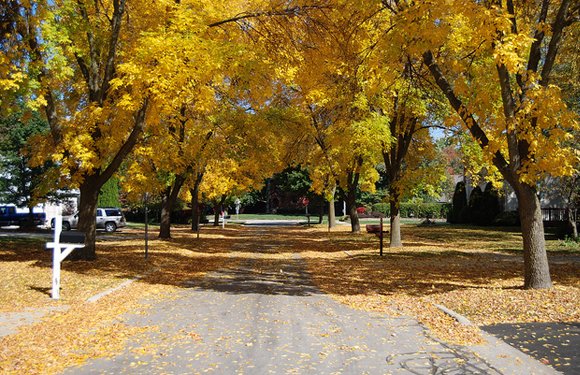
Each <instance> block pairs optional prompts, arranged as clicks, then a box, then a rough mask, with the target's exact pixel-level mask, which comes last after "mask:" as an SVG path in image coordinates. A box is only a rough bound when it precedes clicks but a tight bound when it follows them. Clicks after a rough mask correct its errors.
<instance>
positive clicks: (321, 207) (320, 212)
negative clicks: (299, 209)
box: [318, 200, 324, 225]
mask: <svg viewBox="0 0 580 375" xmlns="http://www.w3.org/2000/svg"><path fill="white" fill-rule="evenodd" d="M318 208H319V210H318V225H320V224H322V221H323V220H324V200H322V201H320V205H319V207H318Z"/></svg>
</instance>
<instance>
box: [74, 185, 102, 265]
mask: <svg viewBox="0 0 580 375" xmlns="http://www.w3.org/2000/svg"><path fill="white" fill-rule="evenodd" d="M97 180H98V178H97V177H96V176H94V175H93V176H88V177H87V178H85V180H84V181H83V183H82V184H81V186H80V188H79V190H80V202H79V213H78V214H79V222H78V230H79V231H80V232H83V233H84V234H85V247H83V248H81V249H77V250H75V251H74V252H73V254H72V255H71V257H70V258H71V259H75V260H95V259H97V251H96V244H95V241H96V238H97V221H96V217H97V205H98V201H99V191H100V189H101V186H102V184H99V183H97Z"/></svg>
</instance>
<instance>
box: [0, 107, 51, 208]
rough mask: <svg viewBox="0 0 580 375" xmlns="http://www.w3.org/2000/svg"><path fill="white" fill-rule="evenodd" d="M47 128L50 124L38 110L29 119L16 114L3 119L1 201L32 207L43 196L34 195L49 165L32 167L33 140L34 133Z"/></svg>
mask: <svg viewBox="0 0 580 375" xmlns="http://www.w3.org/2000/svg"><path fill="white" fill-rule="evenodd" d="M46 131H48V125H47V123H46V121H44V120H43V119H42V118H41V116H40V115H39V114H38V113H32V114H31V115H30V117H29V118H28V119H26V118H23V117H22V115H21V114H19V113H14V114H12V115H9V116H8V117H5V118H2V119H0V153H1V156H0V175H1V176H2V179H1V180H0V200H2V201H3V202H9V203H14V204H15V205H17V206H19V207H28V209H29V211H30V213H32V208H33V207H34V206H35V205H36V204H37V203H38V202H39V201H41V199H42V198H45V197H39V196H36V195H35V190H36V188H37V186H38V185H39V184H40V183H41V178H42V175H43V174H44V172H45V171H46V169H47V168H48V165H43V166H38V167H34V168H31V167H29V166H28V162H29V160H30V142H31V141H32V140H31V138H32V137H34V136H38V135H41V134H43V133H45V132H46Z"/></svg>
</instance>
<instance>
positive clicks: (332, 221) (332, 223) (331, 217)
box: [328, 193, 336, 229]
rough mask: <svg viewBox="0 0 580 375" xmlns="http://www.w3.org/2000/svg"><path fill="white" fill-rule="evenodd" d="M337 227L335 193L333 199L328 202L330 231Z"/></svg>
mask: <svg viewBox="0 0 580 375" xmlns="http://www.w3.org/2000/svg"><path fill="white" fill-rule="evenodd" d="M335 226H336V211H335V208H334V193H333V194H332V198H330V200H329V201H328V229H332V228H334V227H335Z"/></svg>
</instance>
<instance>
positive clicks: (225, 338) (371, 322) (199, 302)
mask: <svg viewBox="0 0 580 375" xmlns="http://www.w3.org/2000/svg"><path fill="white" fill-rule="evenodd" d="M279 264H280V263H277V266H276V267H274V266H273V263H271V262H268V261H267V260H266V259H259V258H258V259H249V260H247V261H244V262H243V263H242V264H241V265H240V266H239V267H236V268H230V269H223V270H221V271H219V272H214V273H212V274H209V275H207V277H205V278H204V279H202V280H201V281H190V282H188V283H186V284H185V285H184V289H183V290H182V291H180V293H179V294H178V296H177V298H176V299H171V300H169V301H163V302H159V301H151V303H153V306H152V308H151V309H150V310H147V313H146V314H143V315H141V314H135V315H130V316H127V317H126V321H125V322H126V323H128V324H130V325H135V326H157V327H158V330H156V331H154V332H153V333H150V334H148V335H147V337H145V338H140V339H138V340H137V339H135V340H133V341H131V342H130V345H129V346H128V347H127V349H126V350H125V352H124V353H122V354H120V355H118V356H116V357H113V358H104V359H98V360H93V361H90V362H89V363H87V364H86V365H85V366H83V367H81V368H72V369H69V370H68V371H67V373H69V374H102V373H107V374H119V373H131V374H144V373H147V374H150V373H156V374H190V373H215V374H500V373H511V374H524V373H526V374H527V373H535V374H541V373H553V371H552V370H551V369H549V368H547V367H545V366H542V365H540V364H539V363H537V362H535V361H533V360H531V359H529V357H526V356H524V355H522V353H520V352H517V351H515V350H514V349H512V348H511V347H509V346H507V345H506V344H504V343H502V342H494V343H492V344H491V345H487V346H486V347H485V348H483V347H479V348H465V347H451V346H448V345H444V344H442V343H440V342H437V341H435V340H433V339H431V338H430V337H429V336H428V334H427V332H426V331H425V330H424V329H423V327H421V326H420V325H419V324H418V323H417V322H416V321H415V320H412V319H410V318H405V317H402V318H392V317H388V316H385V315H381V314H373V313H366V312H363V311H358V310H353V309H350V308H348V307H346V306H344V305H341V304H339V303H337V302H335V301H334V300H332V299H331V298H329V297H328V296H326V295H324V294H322V293H320V292H319V290H318V289H317V288H316V287H315V286H314V285H313V284H312V282H311V281H310V278H309V276H308V274H307V273H306V272H305V266H304V264H303V261H302V260H301V259H300V258H299V256H298V255H295V256H294V259H291V260H289V261H288V262H286V263H285V264H286V265H285V266H284V267H283V268H282V269H280V268H279V267H280V266H279ZM473 350H475V351H476V352H473ZM152 352H153V353H154V354H151V353H152Z"/></svg>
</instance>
